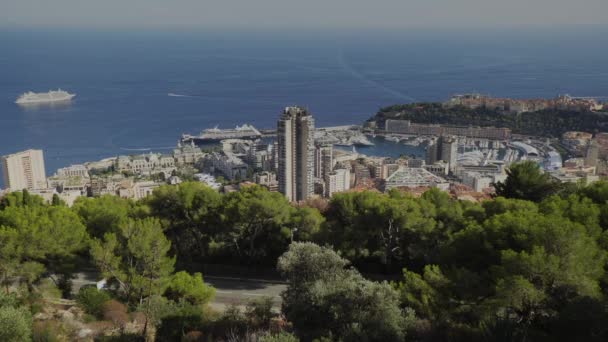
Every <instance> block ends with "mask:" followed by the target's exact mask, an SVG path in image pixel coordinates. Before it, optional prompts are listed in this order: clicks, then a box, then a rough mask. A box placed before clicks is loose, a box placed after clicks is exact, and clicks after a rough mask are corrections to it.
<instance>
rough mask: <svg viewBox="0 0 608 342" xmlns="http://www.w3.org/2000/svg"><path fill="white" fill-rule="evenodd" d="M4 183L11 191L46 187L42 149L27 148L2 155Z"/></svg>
mask: <svg viewBox="0 0 608 342" xmlns="http://www.w3.org/2000/svg"><path fill="white" fill-rule="evenodd" d="M2 171H3V172H2V173H3V179H4V185H5V186H6V187H7V188H8V189H9V190H10V191H20V190H23V189H27V190H33V189H44V188H46V172H45V170H44V156H43V155H42V151H41V150H27V151H23V152H18V153H15V154H9V155H7V156H3V157H2Z"/></svg>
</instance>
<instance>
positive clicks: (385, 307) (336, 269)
mask: <svg viewBox="0 0 608 342" xmlns="http://www.w3.org/2000/svg"><path fill="white" fill-rule="evenodd" d="M347 264H348V261H346V260H344V259H342V258H341V257H340V256H338V255H337V254H336V253H335V252H334V251H332V250H331V249H329V248H325V247H319V246H317V245H315V244H312V243H293V244H291V245H290V246H289V250H288V251H287V252H285V254H283V255H282V256H281V257H280V258H279V262H278V269H279V271H280V272H281V274H282V275H283V276H284V277H286V279H287V282H288V287H287V290H286V291H285V292H284V293H283V294H282V297H283V313H284V314H285V316H286V318H287V319H288V320H289V321H291V322H293V325H294V329H295V331H296V333H297V335H298V336H299V337H301V338H302V339H303V340H305V341H309V340H312V339H314V338H321V337H327V336H336V337H339V338H340V339H341V340H343V341H361V340H367V341H401V340H403V338H404V336H405V331H406V329H407V328H408V324H409V323H410V321H411V317H408V316H406V314H404V312H402V311H401V309H400V308H399V306H398V294H397V292H396V291H395V290H394V289H393V288H391V286H390V285H388V284H387V283H376V282H372V281H369V280H366V279H364V278H363V277H362V276H361V275H360V274H359V273H358V272H357V271H355V270H352V269H344V267H345V266H346V265H347Z"/></svg>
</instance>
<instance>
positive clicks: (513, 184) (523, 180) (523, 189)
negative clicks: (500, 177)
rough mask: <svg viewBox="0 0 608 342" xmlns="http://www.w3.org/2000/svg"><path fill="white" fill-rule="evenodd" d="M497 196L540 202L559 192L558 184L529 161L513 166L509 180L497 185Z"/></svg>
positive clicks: (508, 176) (509, 171) (508, 173)
mask: <svg viewBox="0 0 608 342" xmlns="http://www.w3.org/2000/svg"><path fill="white" fill-rule="evenodd" d="M495 187H496V196H503V197H507V198H518V199H524V200H529V201H533V202H540V201H541V200H543V199H544V198H546V197H548V196H550V195H551V194H553V193H555V192H556V191H557V190H558V184H557V182H556V181H553V180H552V179H551V176H549V175H548V174H546V173H543V172H542V171H541V169H540V166H539V165H538V164H537V163H535V162H534V161H531V160H527V161H523V162H521V163H516V164H513V165H511V166H510V167H509V168H508V169H507V179H506V181H504V182H498V183H496V184H495Z"/></svg>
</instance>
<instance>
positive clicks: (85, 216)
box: [72, 195, 143, 238]
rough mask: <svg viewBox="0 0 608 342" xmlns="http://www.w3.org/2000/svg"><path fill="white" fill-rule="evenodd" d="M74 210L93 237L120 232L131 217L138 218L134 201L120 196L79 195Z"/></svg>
mask: <svg viewBox="0 0 608 342" xmlns="http://www.w3.org/2000/svg"><path fill="white" fill-rule="evenodd" d="M72 210H73V211H74V212H75V213H76V214H78V216H80V217H81V219H82V221H83V222H84V224H85V225H86V227H87V231H88V232H89V234H90V235H91V237H95V238H102V237H103V235H104V234H105V233H118V232H119V231H120V226H121V225H122V224H124V223H125V222H127V220H128V219H129V218H137V217H139V216H143V215H138V214H137V212H138V209H136V205H135V203H134V202H132V201H130V200H127V199H124V198H120V197H118V196H112V195H104V196H101V197H95V198H91V197H79V198H78V199H76V201H75V202H74V205H73V206H72Z"/></svg>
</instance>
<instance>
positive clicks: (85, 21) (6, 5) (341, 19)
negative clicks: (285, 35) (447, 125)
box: [0, 0, 608, 29]
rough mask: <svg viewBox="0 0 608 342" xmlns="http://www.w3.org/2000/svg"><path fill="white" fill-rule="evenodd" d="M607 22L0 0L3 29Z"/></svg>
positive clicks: (500, 11) (563, 2)
mask: <svg viewBox="0 0 608 342" xmlns="http://www.w3.org/2000/svg"><path fill="white" fill-rule="evenodd" d="M606 22H608V0H297V1H296V0H0V27H5V28H6V27H8V28H11V27H17V28H36V27H45V28H46V27H51V28H52V27H56V28H110V29H111V28H142V29H146V28H152V29H163V28H177V29H179V28H220V29H223V28H234V29H241V28H251V29H269V28H270V29H272V28H275V29H276V28H278V29H286V28H293V29H316V28H336V29H366V28H379V29H382V28H475V27H489V28H492V27H496V28H502V27H521V26H525V27H562V26H573V25H605V24H606Z"/></svg>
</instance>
